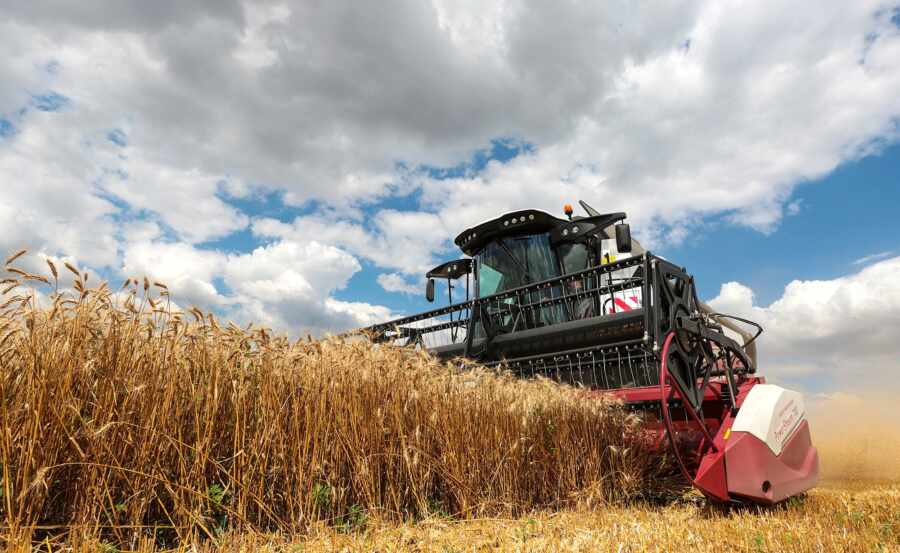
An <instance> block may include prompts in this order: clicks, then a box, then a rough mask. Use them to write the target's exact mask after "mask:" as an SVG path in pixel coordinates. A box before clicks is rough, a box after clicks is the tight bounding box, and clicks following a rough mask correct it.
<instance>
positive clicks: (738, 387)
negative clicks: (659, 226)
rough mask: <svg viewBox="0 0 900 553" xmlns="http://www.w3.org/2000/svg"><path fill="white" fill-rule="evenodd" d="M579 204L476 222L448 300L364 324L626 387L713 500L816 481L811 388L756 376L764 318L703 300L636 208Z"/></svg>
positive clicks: (469, 354) (439, 346)
mask: <svg viewBox="0 0 900 553" xmlns="http://www.w3.org/2000/svg"><path fill="white" fill-rule="evenodd" d="M580 203H581V206H582V208H583V209H584V210H585V212H586V215H585V216H581V217H579V216H573V210H572V208H571V207H570V206H566V208H565V213H566V215H567V217H566V218H565V219H562V218H557V217H555V216H553V215H551V214H549V213H546V212H544V211H540V210H534V209H528V210H522V211H515V212H511V213H507V214H505V215H502V216H500V217H498V218H496V219H492V220H490V221H486V222H484V223H481V224H479V225H476V226H474V227H472V228H469V229H466V230H465V231H463V232H462V233H461V234H460V235H459V236H457V237H456V240H455V243H456V245H457V246H458V247H459V248H460V250H461V251H462V253H463V254H465V255H466V256H468V257H465V258H463V259H458V260H455V261H449V262H447V263H444V264H442V265H439V266H438V267H435V268H434V269H432V270H431V271H429V272H428V273H427V275H426V276H427V278H428V280H427V286H426V297H427V299H428V300H429V301H434V299H435V282H436V280H438V281H440V280H445V281H446V283H447V291H448V299H449V301H450V304H449V305H447V306H445V307H440V308H437V309H434V310H431V311H427V312H424V313H420V314H417V315H412V316H408V317H403V318H401V319H396V320H393V321H389V322H386V323H382V324H378V325H374V326H371V327H368V328H366V329H363V330H364V331H365V332H366V333H367V334H368V335H369V336H371V337H372V339H373V340H374V341H376V342H388V343H393V344H397V345H414V346H416V347H422V348H427V349H428V350H429V351H431V353H432V354H434V355H435V356H437V357H438V358H440V359H444V360H458V359H470V360H475V361H478V362H479V363H481V364H483V365H485V366H488V367H497V368H501V369H504V370H508V371H510V372H512V373H513V374H514V375H516V376H519V377H522V378H531V377H537V376H542V377H546V378H550V379H552V380H555V381H558V382H561V383H566V384H571V385H574V386H578V387H582V388H585V389H587V390H590V393H597V394H613V395H615V396H618V397H619V398H621V399H622V400H623V401H624V402H625V404H626V405H627V406H628V407H629V408H631V409H633V410H635V411H638V412H640V413H642V415H643V420H644V421H645V427H646V428H647V430H648V432H649V433H651V434H652V435H655V436H658V437H659V438H660V441H661V440H662V439H666V442H667V444H668V447H670V448H671V451H672V455H673V457H674V458H675V460H676V462H677V465H678V466H679V468H680V470H681V472H682V473H683V474H684V476H685V477H686V478H687V479H688V480H689V481H690V482H691V483H692V484H693V485H694V486H695V487H696V488H697V489H699V490H700V491H701V492H702V493H703V494H704V495H706V496H707V497H708V498H710V499H712V500H715V501H721V502H727V501H742V502H755V503H766V504H771V503H776V502H778V501H781V500H783V499H786V498H788V497H791V496H793V495H796V494H798V493H802V492H804V491H806V490H807V489H809V488H811V487H812V486H814V485H815V484H816V481H817V479H818V471H819V463H818V454H817V452H816V449H815V448H814V447H813V446H812V443H811V440H810V434H809V425H808V423H807V421H806V414H805V410H804V406H803V398H802V397H801V396H800V394H798V393H796V392H793V391H790V390H786V389H784V388H781V387H779V386H775V385H771V384H766V383H765V379H764V378H763V377H761V376H758V375H757V374H756V371H757V367H756V362H757V358H756V344H755V340H756V338H757V337H758V336H759V334H760V333H761V332H762V328H761V327H759V325H757V324H756V323H753V322H752V321H748V320H746V319H740V318H737V317H732V316H728V315H724V314H720V313H715V312H714V311H713V310H712V309H710V308H709V307H708V306H707V305H705V304H704V303H702V302H701V301H699V300H698V298H697V293H696V288H695V286H694V279H693V277H692V276H691V275H689V274H688V273H687V271H686V269H685V268H683V267H679V266H677V265H675V264H673V263H671V262H670V261H667V260H665V259H663V258H661V257H659V256H655V255H653V254H652V253H650V252H648V251H646V250H645V249H644V248H643V247H642V246H641V244H640V243H639V242H638V241H637V240H635V239H633V238H632V237H631V232H630V228H629V226H628V224H626V223H625V219H626V214H625V213H606V214H602V213H599V212H597V211H596V210H594V209H593V208H591V207H590V206H589V205H587V204H586V203H584V202H580ZM460 281H464V282H463V283H460ZM460 287H464V288H465V298H464V299H463V300H462V301H459V302H457V303H454V302H453V290H454V288H460ZM742 325H743V326H742ZM748 327H749V328H755V329H756V331H755V332H752V333H751V332H750V331H748ZM660 443H663V442H660Z"/></svg>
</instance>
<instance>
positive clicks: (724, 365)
mask: <svg viewBox="0 0 900 553" xmlns="http://www.w3.org/2000/svg"><path fill="white" fill-rule="evenodd" d="M626 270H633V274H632V275H631V276H629V277H625V278H619V279H614V278H613V275H614V274H615V273H619V274H622V272H626ZM638 289H639V290H640V291H641V296H642V298H641V304H642V310H641V311H642V313H637V310H635V314H636V315H637V316H638V317H639V318H640V319H639V320H640V321H641V323H640V324H641V326H642V329H643V333H642V335H638V336H634V337H632V338H629V339H625V340H618V339H617V335H616V334H615V333H612V334H610V333H607V334H606V335H602V333H594V334H590V331H589V330H588V331H585V336H595V335H596V339H594V338H590V339H589V340H588V341H587V342H584V341H582V342H581V343H578V344H576V345H575V346H574V347H571V346H570V347H566V345H565V344H562V345H560V347H552V348H551V349H550V350H548V351H542V352H540V353H537V354H534V355H525V356H519V357H510V356H508V355H506V354H505V353H504V350H503V348H499V347H494V346H495V345H496V344H495V342H499V341H504V342H510V341H511V340H514V338H515V336H516V333H517V332H520V331H526V330H527V331H528V332H527V333H524V334H523V335H525V334H527V335H528V337H529V339H534V337H535V336H538V337H539V336H541V335H542V333H546V334H551V333H552V332H553V328H554V326H555V325H556V324H559V323H560V322H571V321H574V320H579V319H583V320H585V321H587V323H594V322H596V323H597V324H601V323H603V320H604V317H607V318H608V315H606V314H605V310H604V305H603V304H604V300H605V301H609V299H611V298H614V297H615V294H617V293H622V294H624V293H625V292H626V291H634V290H638ZM612 304H613V305H615V302H612ZM579 305H580V306H587V308H588V309H587V310H588V311H591V310H592V311H591V312H592V314H591V315H590V316H589V317H579V316H578V312H579V308H578V306H579ZM454 315H456V316H457V318H456V319H454V318H453V317H454ZM448 316H449V318H450V320H449V321H440V322H434V324H426V325H425V326H418V327H415V326H410V325H416V324H421V323H422V322H431V321H439V319H440V318H441V317H448ZM551 319H552V320H551ZM629 320H630V319H629ZM587 323H586V324H587ZM630 324H634V322H633V321H632V322H631V323H630ZM463 328H464V329H465V335H464V337H462V336H460V334H462V333H461V332H460V331H461V330H462V329H463ZM362 330H363V331H364V332H366V333H368V334H369V335H370V336H371V337H372V339H373V340H374V341H376V342H399V343H402V344H413V343H414V344H418V345H420V346H422V347H425V337H427V336H429V335H434V334H435V333H439V332H441V331H448V330H449V331H450V336H451V338H452V344H456V346H455V347H452V346H445V347H443V348H440V347H439V348H434V351H435V353H436V354H438V355H439V356H442V357H463V358H469V359H475V360H477V361H479V362H481V363H483V364H485V365H487V366H503V367H505V368H507V369H509V370H511V371H512V372H513V373H514V374H517V375H520V376H523V377H527V376H535V375H543V376H547V377H549V378H554V379H556V380H561V381H565V382H569V383H575V384H580V385H584V386H587V387H591V388H602V389H613V388H632V387H641V386H654V385H658V383H659V366H660V362H661V357H660V351H661V349H662V346H663V342H664V341H665V340H666V338H667V336H668V335H669V334H670V333H672V332H674V333H675V339H674V341H673V342H674V343H673V345H672V346H670V348H668V350H669V351H670V352H671V354H670V355H671V356H672V357H671V358H670V359H668V365H669V367H670V368H669V373H670V374H671V375H672V377H673V378H674V379H675V380H676V383H677V384H678V385H679V387H680V388H681V389H682V390H683V391H684V392H685V394H684V395H685V400H686V401H688V402H690V403H691V404H692V405H693V406H694V407H695V408H697V409H699V408H700V406H701V403H702V401H703V393H704V390H705V389H706V387H707V386H708V384H709V382H710V379H711V378H713V377H717V376H724V377H725V380H726V382H727V384H728V389H729V392H730V393H729V399H730V400H731V402H732V405H734V399H735V398H734V390H735V389H736V388H735V387H736V383H735V378H736V374H739V373H753V372H755V367H754V366H753V364H752V362H751V361H750V359H749V358H748V357H747V355H745V354H744V350H743V345H742V344H738V343H737V342H735V341H734V340H732V339H731V338H729V337H728V336H726V335H725V334H724V332H723V331H722V328H721V326H720V325H718V324H717V323H716V321H715V320H714V319H713V318H711V317H710V316H709V315H708V314H707V313H705V312H704V311H703V310H701V309H700V302H699V301H698V299H697V293H696V288H695V286H694V279H693V277H692V276H691V275H689V274H688V273H687V272H686V270H685V269H684V268H683V267H679V266H677V265H674V264H673V263H671V262H669V261H666V260H665V259H662V258H660V257H657V256H654V255H653V254H651V253H649V252H646V253H644V254H641V255H636V256H633V257H630V258H626V259H622V260H619V261H615V262H612V263H608V264H604V265H600V266H596V267H592V268H589V269H586V270H584V271H580V272H577V273H572V274H568V275H564V276H561V277H555V278H552V279H547V280H544V281H541V282H537V283H532V284H528V285H525V286H521V287H518V288H515V289H511V290H507V291H504V292H500V293H498V294H493V295H490V296H486V297H482V298H475V299H471V300H468V301H465V302H462V303H457V304H454V305H450V306H447V307H443V308H439V309H434V310H431V311H426V312H424V313H419V314H417V315H412V316H409V317H404V318H401V319H396V320H393V321H389V322H386V323H382V324H378V325H374V326H370V327H368V328H365V329H362ZM499 336H505V338H504V339H503V340H497V338H498V337H499ZM460 340H463V341H462V342H460ZM459 344H463V346H462V348H460V347H459ZM576 374H577V376H576Z"/></svg>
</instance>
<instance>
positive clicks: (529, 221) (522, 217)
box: [453, 209, 569, 255]
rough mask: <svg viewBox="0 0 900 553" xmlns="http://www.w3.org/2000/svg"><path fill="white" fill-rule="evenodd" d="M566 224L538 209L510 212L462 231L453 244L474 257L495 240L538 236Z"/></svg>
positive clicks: (566, 222)
mask: <svg viewBox="0 0 900 553" xmlns="http://www.w3.org/2000/svg"><path fill="white" fill-rule="evenodd" d="M568 224H569V221H567V220H565V219H560V218H558V217H554V216H553V215H550V214H549V213H547V212H546V211H542V210H540V209H523V210H521V211H510V212H509V213H504V214H503V215H501V216H499V217H497V218H496V219H491V220H489V221H485V222H483V223H479V224H478V225H475V226H474V227H471V228H468V229H466V230H464V231H462V232H461V233H460V234H459V236H457V237H456V239H455V240H454V241H453V242H454V243H455V244H456V245H457V246H459V249H461V250H462V251H463V253H465V254H466V255H475V254H476V253H478V252H479V251H481V249H482V248H484V246H486V245H487V244H488V243H489V242H491V241H492V240H494V239H496V238H504V237H507V236H521V235H525V234H539V233H542V232H549V231H551V230H553V229H555V228H557V227H560V226H564V225H568Z"/></svg>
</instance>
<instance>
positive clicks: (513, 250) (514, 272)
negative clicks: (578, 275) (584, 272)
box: [475, 234, 560, 297]
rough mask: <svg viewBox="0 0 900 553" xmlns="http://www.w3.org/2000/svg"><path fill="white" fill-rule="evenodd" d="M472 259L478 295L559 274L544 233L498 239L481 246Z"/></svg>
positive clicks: (494, 292) (493, 292)
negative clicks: (476, 268) (474, 266)
mask: <svg viewBox="0 0 900 553" xmlns="http://www.w3.org/2000/svg"><path fill="white" fill-rule="evenodd" d="M475 261H476V263H477V264H478V296H479V297H484V296H489V295H491V294H497V293H499V292H504V291H506V290H511V289H513V288H517V287H519V286H524V285H526V284H529V283H532V282H538V281H541V280H546V279H548V278H553V277H556V276H560V275H559V268H558V266H557V263H556V258H555V256H554V255H553V250H552V249H551V248H550V238H549V236H548V235H547V234H535V235H531V236H519V237H512V238H510V237H508V238H503V239H498V240H496V241H494V242H491V243H490V244H488V245H487V246H485V248H484V249H483V250H482V251H481V252H480V253H478V254H477V255H476V256H475Z"/></svg>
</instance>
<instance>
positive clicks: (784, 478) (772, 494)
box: [725, 420, 819, 504]
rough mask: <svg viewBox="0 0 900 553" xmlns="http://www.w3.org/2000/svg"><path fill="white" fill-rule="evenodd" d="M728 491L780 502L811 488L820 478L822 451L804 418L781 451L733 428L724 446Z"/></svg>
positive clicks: (756, 499)
mask: <svg viewBox="0 0 900 553" xmlns="http://www.w3.org/2000/svg"><path fill="white" fill-rule="evenodd" d="M725 463H726V465H727V467H728V493H729V494H732V495H735V496H740V497H743V498H746V499H750V500H751V501H753V502H755V503H767V504H771V503H777V502H779V501H781V500H783V499H787V498H788V497H791V496H792V495H796V494H798V493H801V492H805V491H806V490H808V489H810V488H812V487H813V486H815V485H816V482H818V480H819V454H818V452H817V451H816V448H815V447H813V445H812V440H811V439H810V436H809V424H808V423H807V422H806V421H805V420H804V421H802V422H801V423H800V425H799V426H798V427H797V428H796V429H795V430H794V432H793V434H792V435H791V437H790V438H789V439H788V441H787V442H786V443H785V444H784V449H782V451H781V454H780V455H777V456H776V455H775V454H774V453H773V452H772V450H771V449H769V446H767V445H766V444H765V442H763V441H762V440H760V439H759V438H757V437H756V436H754V435H752V434H750V433H747V432H732V433H731V436H730V438H729V439H728V445H727V446H726V448H725Z"/></svg>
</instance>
